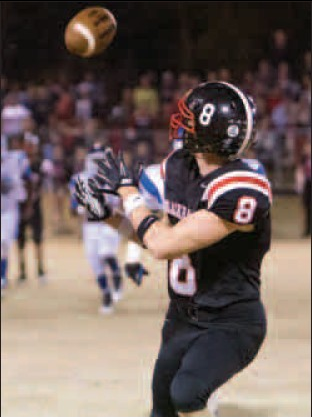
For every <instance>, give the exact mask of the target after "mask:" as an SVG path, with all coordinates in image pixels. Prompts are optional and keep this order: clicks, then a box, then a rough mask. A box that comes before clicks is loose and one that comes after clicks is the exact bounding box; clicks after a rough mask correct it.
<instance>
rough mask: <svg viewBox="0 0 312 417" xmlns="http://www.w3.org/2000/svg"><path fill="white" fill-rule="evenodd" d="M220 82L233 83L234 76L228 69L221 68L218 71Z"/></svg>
mask: <svg viewBox="0 0 312 417" xmlns="http://www.w3.org/2000/svg"><path fill="white" fill-rule="evenodd" d="M218 80H219V81H224V82H226V83H230V82H232V81H231V80H232V75H231V72H230V70H229V69H228V68H221V69H219V71H218Z"/></svg>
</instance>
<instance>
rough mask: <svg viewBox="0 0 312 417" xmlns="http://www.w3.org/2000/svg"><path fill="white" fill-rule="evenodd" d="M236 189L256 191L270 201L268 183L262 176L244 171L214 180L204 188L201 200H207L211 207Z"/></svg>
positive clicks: (270, 194) (270, 195)
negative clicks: (226, 193)
mask: <svg viewBox="0 0 312 417" xmlns="http://www.w3.org/2000/svg"><path fill="white" fill-rule="evenodd" d="M238 188H250V189H254V190H255V189H256V190H257V191H259V192H262V194H264V195H266V196H268V198H269V199H270V201H272V193H271V187H270V183H269V181H268V180H267V179H266V178H265V177H264V176H263V175H259V174H257V173H254V172H246V171H235V172H230V173H227V174H225V175H222V176H221V177H219V178H217V179H215V180H214V181H212V182H211V183H210V184H209V185H208V187H207V188H206V190H205V192H204V194H203V197H202V200H207V201H208V206H211V205H212V204H213V203H214V202H215V200H216V199H217V198H219V197H220V196H221V195H222V194H223V193H225V192H228V191H230V190H231V189H238Z"/></svg>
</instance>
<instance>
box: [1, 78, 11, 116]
mask: <svg viewBox="0 0 312 417" xmlns="http://www.w3.org/2000/svg"><path fill="white" fill-rule="evenodd" d="M8 91H9V83H8V79H7V78H6V77H5V76H4V75H1V110H2V106H3V100H4V97H5V96H6V95H7V93H8Z"/></svg>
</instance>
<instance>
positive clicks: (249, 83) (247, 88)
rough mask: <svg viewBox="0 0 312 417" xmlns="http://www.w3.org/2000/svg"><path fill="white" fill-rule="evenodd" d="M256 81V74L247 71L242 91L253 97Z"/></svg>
mask: <svg viewBox="0 0 312 417" xmlns="http://www.w3.org/2000/svg"><path fill="white" fill-rule="evenodd" d="M254 81H255V80H254V74H253V73H252V71H246V72H245V73H244V75H243V81H242V84H241V88H242V90H243V91H244V92H245V93H247V94H250V95H252V94H253V90H254Z"/></svg>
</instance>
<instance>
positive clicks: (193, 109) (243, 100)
mask: <svg viewBox="0 0 312 417" xmlns="http://www.w3.org/2000/svg"><path fill="white" fill-rule="evenodd" d="M178 107H179V113H177V114H174V115H173V116H172V117H171V123H170V139H171V140H174V139H183V147H184V149H187V150H189V151H190V152H192V153H214V154H216V155H219V156H221V157H225V158H228V159H235V158H237V157H239V155H240V154H241V153H243V151H244V150H246V149H247V148H248V147H249V146H250V145H251V144H252V142H253V138H254V125H255V121H254V116H255V106H254V104H253V102H252V99H250V98H249V97H247V96H246V95H245V94H244V93H243V92H242V91H241V90H239V89H238V88H237V87H235V86H233V85H231V84H228V83H223V82H211V83H205V84H200V85H199V86H198V87H196V88H194V89H193V90H191V91H189V92H188V93H187V94H186V95H185V96H184V97H183V98H182V99H181V100H180V101H179V103H178Z"/></svg>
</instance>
